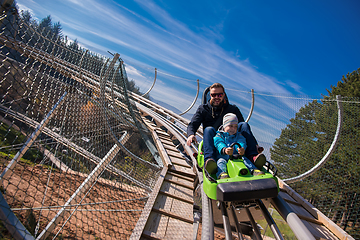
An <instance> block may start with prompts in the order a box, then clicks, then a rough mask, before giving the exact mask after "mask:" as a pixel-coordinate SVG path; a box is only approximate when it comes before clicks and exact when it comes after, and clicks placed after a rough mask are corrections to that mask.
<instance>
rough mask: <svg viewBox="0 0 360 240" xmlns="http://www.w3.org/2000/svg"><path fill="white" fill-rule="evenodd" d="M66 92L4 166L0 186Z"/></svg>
mask: <svg viewBox="0 0 360 240" xmlns="http://www.w3.org/2000/svg"><path fill="white" fill-rule="evenodd" d="M66 94H67V92H65V93H64V94H63V95H62V96H61V98H60V99H59V100H58V101H57V103H56V104H55V105H54V106H53V108H52V109H51V110H50V112H49V113H48V114H47V115H46V116H45V118H44V119H43V120H42V121H41V122H40V124H39V125H38V126H37V127H36V129H35V131H34V132H33V133H32V134H31V136H30V137H29V138H28V140H27V141H26V142H25V143H24V145H23V146H22V147H21V149H20V150H19V151H18V152H17V153H16V155H15V156H14V158H13V159H12V160H11V162H10V163H9V164H8V165H7V166H6V168H5V169H4V171H3V172H2V173H1V175H0V185H2V184H3V181H4V178H7V177H8V176H9V174H10V172H11V171H12V169H13V168H14V167H15V165H16V163H17V162H18V160H19V159H20V158H22V156H24V154H25V153H26V151H27V150H28V149H29V148H30V147H31V145H32V144H33V143H34V142H35V140H36V139H37V137H38V136H39V134H40V133H41V132H42V130H43V129H44V127H45V126H46V125H47V124H48V122H49V120H50V119H51V117H52V116H53V114H54V112H55V110H56V108H57V107H59V106H60V104H61V103H62V101H63V100H64V98H65V96H66Z"/></svg>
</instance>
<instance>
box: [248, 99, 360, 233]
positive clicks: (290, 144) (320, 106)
mask: <svg viewBox="0 0 360 240" xmlns="http://www.w3.org/2000/svg"><path fill="white" fill-rule="evenodd" d="M255 102H257V103H258V104H255V107H256V108H257V109H256V111H255V112H254V115H253V116H252V118H251V120H250V125H252V124H255V123H257V122H260V126H262V129H261V130H259V129H257V128H254V129H253V132H254V134H255V136H256V137H257V139H258V142H259V145H261V146H265V154H266V156H267V157H268V159H269V160H270V161H271V162H273V163H274V164H275V166H276V167H277V169H278V176H279V177H280V178H281V179H283V180H285V182H287V183H288V184H289V186H290V187H292V188H293V189H294V190H295V191H296V192H297V193H299V194H300V195H301V196H302V197H303V198H305V199H306V200H307V201H308V202H310V203H311V204H312V205H314V206H315V207H316V208H317V209H319V210H320V211H321V212H322V213H323V214H325V215H326V216H327V217H328V218H329V219H330V220H332V221H333V222H334V223H336V224H337V225H338V226H340V227H341V228H342V229H344V230H345V231H346V232H347V233H349V234H350V235H351V236H353V237H354V238H355V239H359V238H360V232H359V229H360V228H359V216H360V215H359V209H360V202H359V193H360V185H359V178H360V167H359V166H360V159H359V154H360V152H359V150H360V147H359V143H358V139H359V114H360V101H359V99H358V98H350V97H342V98H341V99H339V101H337V99H336V98H335V97H328V96H323V97H318V98H311V97H309V96H285V95H280V94H279V95H266V94H260V93H259V94H256V95H255ZM260 103H266V104H265V105H261V104H260ZM339 104H340V105H339ZM261 106H266V107H264V108H263V109H262V107H261ZM268 109H269V110H268ZM339 109H342V111H341V113H340V114H341V116H340V119H339V111H340V110H339ZM267 119H271V121H270V120H269V121H268V120H267ZM339 121H341V123H339ZM261 122H262V123H261ZM339 124H341V128H340V129H338V126H339ZM264 129H266V131H264ZM260 131H261V132H260ZM337 131H338V134H339V135H336V134H337ZM336 139H337V141H336V144H335V140H336ZM334 144H335V145H334ZM332 147H334V148H332ZM327 156H329V157H327ZM301 176H302V177H301Z"/></svg>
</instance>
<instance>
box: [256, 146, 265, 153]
mask: <svg viewBox="0 0 360 240" xmlns="http://www.w3.org/2000/svg"><path fill="white" fill-rule="evenodd" d="M256 147H257V151H258V153H262V152H263V151H264V148H263V147H260V146H258V145H257V146H256Z"/></svg>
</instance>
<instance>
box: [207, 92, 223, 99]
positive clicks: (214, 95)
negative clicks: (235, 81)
mask: <svg viewBox="0 0 360 240" xmlns="http://www.w3.org/2000/svg"><path fill="white" fill-rule="evenodd" d="M223 95H224V93H211V94H210V96H211V97H213V98H214V97H218V98H221V97H222V96H223Z"/></svg>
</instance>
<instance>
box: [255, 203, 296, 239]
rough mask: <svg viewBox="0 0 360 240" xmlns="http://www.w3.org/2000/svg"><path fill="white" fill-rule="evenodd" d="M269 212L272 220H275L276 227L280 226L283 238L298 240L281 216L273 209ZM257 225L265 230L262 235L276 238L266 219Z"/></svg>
mask: <svg viewBox="0 0 360 240" xmlns="http://www.w3.org/2000/svg"><path fill="white" fill-rule="evenodd" d="M268 210H269V212H270V214H271V216H272V218H273V219H274V221H275V223H276V225H277V226H278V228H279V230H280V232H281V234H282V236H283V238H284V239H285V240H287V239H289V240H290V239H296V237H295V234H294V233H293V231H292V230H291V228H290V227H289V225H288V224H287V223H286V222H285V221H284V220H283V219H282V217H281V216H280V214H279V213H278V212H277V211H276V210H275V209H273V208H269V209H268ZM257 223H258V224H259V225H260V226H261V227H262V228H263V230H262V231H261V233H262V235H265V236H268V237H271V238H275V237H274V234H273V233H272V231H271V228H270V227H269V225H268V223H267V222H266V220H265V219H262V220H259V221H257ZM264 231H265V232H264Z"/></svg>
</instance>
